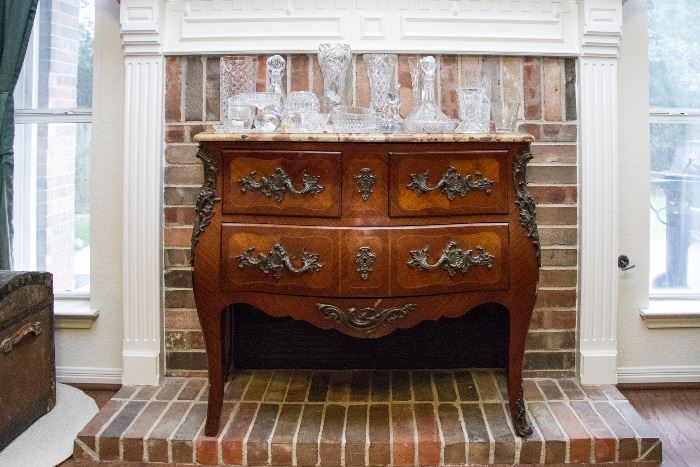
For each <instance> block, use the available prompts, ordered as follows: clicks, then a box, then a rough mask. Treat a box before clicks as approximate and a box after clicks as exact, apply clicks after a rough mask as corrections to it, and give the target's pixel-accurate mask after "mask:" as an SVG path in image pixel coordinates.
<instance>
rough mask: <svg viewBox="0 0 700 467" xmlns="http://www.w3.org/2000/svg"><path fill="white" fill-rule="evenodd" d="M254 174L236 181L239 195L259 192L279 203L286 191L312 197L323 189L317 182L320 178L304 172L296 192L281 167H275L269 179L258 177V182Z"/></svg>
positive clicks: (254, 172)
mask: <svg viewBox="0 0 700 467" xmlns="http://www.w3.org/2000/svg"><path fill="white" fill-rule="evenodd" d="M256 174H257V172H256V171H252V172H251V173H250V174H249V175H248V176H246V177H244V178H242V179H240V180H238V183H239V184H240V185H241V193H245V192H246V191H248V190H251V191H260V192H261V193H263V194H264V195H265V196H267V197H270V196H274V197H275V199H276V200H277V202H278V203H281V202H282V201H283V200H284V194H285V193H286V192H287V191H289V192H290V193H293V194H295V195H307V194H308V195H313V194H314V193H320V192H321V191H323V187H322V186H321V185H319V184H318V180H319V179H320V178H321V177H319V176H316V175H309V174H308V173H306V171H304V172H303V173H302V176H301V184H302V187H301V188H300V189H298V190H297V189H296V188H294V184H293V183H292V179H291V178H289V175H287V172H285V171H284V169H282V168H281V167H277V168H276V169H275V171H274V172H273V173H272V175H270V176H269V177H264V176H263V177H260V181H255V176H256Z"/></svg>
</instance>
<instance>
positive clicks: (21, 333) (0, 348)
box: [0, 321, 43, 353]
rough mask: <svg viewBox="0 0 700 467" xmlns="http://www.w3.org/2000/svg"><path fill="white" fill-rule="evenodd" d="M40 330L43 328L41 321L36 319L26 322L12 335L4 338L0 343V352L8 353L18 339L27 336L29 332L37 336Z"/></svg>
mask: <svg viewBox="0 0 700 467" xmlns="http://www.w3.org/2000/svg"><path fill="white" fill-rule="evenodd" d="M42 331H43V329H42V328H41V323H40V322H39V321H36V322H34V323H27V324H25V325H24V326H22V327H21V328H19V329H18V330H17V332H15V334H14V335H13V336H11V337H8V338H7V339H4V340H3V341H2V342H1V343H0V352H2V353H10V351H11V350H12V348H13V347H14V346H15V345H17V344H18V343H19V341H21V340H22V339H24V337H25V336H28V335H29V334H34V335H35V336H38V335H39V334H41V332H42Z"/></svg>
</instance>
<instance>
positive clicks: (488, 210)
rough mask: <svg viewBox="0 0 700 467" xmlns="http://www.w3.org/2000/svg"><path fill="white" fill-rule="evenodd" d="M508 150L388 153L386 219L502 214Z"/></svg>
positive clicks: (506, 196)
mask: <svg viewBox="0 0 700 467" xmlns="http://www.w3.org/2000/svg"><path fill="white" fill-rule="evenodd" d="M507 156H508V151H506V150H493V151H459V152H447V151H443V152H410V153H398V152H395V153H390V154H389V164H390V172H391V180H390V184H389V215H390V216H393V217H412V216H413V217H415V216H418V217H420V216H448V215H464V214H505V213H507V212H508V175H507V174H508V173H509V172H508V171H506V163H507V160H508V157H507Z"/></svg>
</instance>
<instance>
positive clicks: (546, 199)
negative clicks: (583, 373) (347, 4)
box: [163, 55, 578, 377]
mask: <svg viewBox="0 0 700 467" xmlns="http://www.w3.org/2000/svg"><path fill="white" fill-rule="evenodd" d="M265 58H266V57H265V56H260V57H258V83H257V87H258V90H265V83H266V80H265V75H264V73H265ZM438 59H439V60H438V63H439V65H440V69H439V72H438V81H439V82H438V100H439V102H440V103H441V105H442V109H443V111H444V112H445V113H447V114H448V115H450V116H452V117H457V98H456V89H457V86H458V83H459V82H460V77H461V75H462V73H463V72H464V71H466V70H474V69H476V70H479V69H481V70H483V71H484V72H485V73H487V74H489V75H491V76H492V77H494V78H498V77H500V76H501V75H502V70H506V69H507V70H509V71H510V72H511V73H510V74H509V75H510V76H515V79H514V80H511V81H510V82H505V81H504V82H503V83H502V84H501V85H500V86H502V91H503V93H508V89H509V88H511V89H512V88H514V87H517V88H520V89H522V91H523V92H522V93H521V94H522V95H523V105H522V106H521V115H520V128H521V130H522V131H526V132H529V133H531V134H533V135H534V136H535V138H536V140H537V142H536V143H534V144H533V147H532V150H533V155H534V160H533V161H532V162H531V165H530V169H529V171H528V180H529V182H530V190H531V191H532V193H533V195H534V197H535V199H536V200H537V202H538V220H539V227H540V238H541V242H542V249H543V250H542V269H541V273H540V288H539V293H538V300H537V304H536V309H535V312H534V314H533V317H532V322H531V325H530V335H529V339H528V342H527V354H526V358H525V369H526V372H525V373H526V375H527V376H535V375H537V376H553V377H556V376H572V375H573V373H574V368H575V347H576V331H575V330H576V286H577V255H578V250H577V245H578V233H577V206H576V199H577V195H576V190H577V173H576V163H577V154H576V134H577V121H576V91H575V89H576V83H575V81H576V71H575V69H576V63H575V60H574V59H568V58H566V59H565V58H556V57H554V58H540V57H499V56H484V57H479V56H457V55H443V56H440V57H438ZM287 67H288V69H287V76H288V87H289V90H307V89H308V90H313V91H315V92H316V93H317V94H319V95H320V94H321V93H322V89H323V79H322V76H321V72H320V69H319V67H318V62H317V60H316V57H315V55H291V56H287ZM398 68H399V69H398V79H399V83H400V84H401V86H402V90H401V98H402V104H401V111H402V114H404V115H405V114H407V113H408V111H409V110H410V107H411V102H410V101H411V89H410V75H409V72H408V60H407V57H406V56H400V57H399V64H398ZM350 73H351V74H352V83H353V86H350V87H349V89H348V101H349V102H350V101H351V102H352V103H353V104H355V105H359V106H365V107H366V106H368V105H369V83H368V80H367V75H366V71H365V68H364V63H363V61H362V58H361V57H359V56H356V57H354V58H353V67H352V69H351V70H350ZM494 82H496V81H494ZM497 82H499V83H500V82H501V80H500V79H499V80H498V81H497ZM500 90H501V89H499V88H498V87H496V90H495V91H494V92H495V95H499V94H500V93H499V92H497V91H500ZM218 119H219V58H218V57H207V56H185V57H168V59H167V61H166V87H165V120H166V126H165V142H166V145H165V174H164V204H165V206H164V213H163V216H164V232H163V239H164V270H163V274H164V284H165V289H164V304H163V306H164V313H165V349H166V362H167V368H168V374H170V375H176V374H184V373H193V372H197V371H201V370H204V369H206V358H205V354H204V341H203V337H202V333H201V331H200V328H199V322H198V320H197V312H196V309H195V305H194V298H193V294H192V288H191V287H192V284H191V279H190V268H189V266H188V258H189V247H190V236H191V231H192V224H193V221H194V204H195V200H196V197H197V193H198V192H199V188H200V186H201V183H202V169H201V165H200V163H199V161H198V160H197V159H196V158H195V153H196V151H197V145H196V144H194V143H193V142H192V136H194V135H195V134H197V133H198V132H200V131H203V130H206V129H211V125H214V124H217V123H218Z"/></svg>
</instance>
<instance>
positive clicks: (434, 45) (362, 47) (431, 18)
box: [122, 0, 579, 56]
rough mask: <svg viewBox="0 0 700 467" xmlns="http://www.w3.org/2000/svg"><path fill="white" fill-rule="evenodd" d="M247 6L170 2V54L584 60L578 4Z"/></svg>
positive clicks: (226, 1) (145, 17)
mask: <svg viewBox="0 0 700 467" xmlns="http://www.w3.org/2000/svg"><path fill="white" fill-rule="evenodd" d="M128 3H129V4H133V3H136V2H135V1H134V0H129V1H128ZM143 3H149V2H146V1H143V0H142V1H141V2H139V5H138V6H134V7H133V10H134V11H136V10H137V9H139V12H140V13H141V18H142V20H141V23H140V24H142V25H143V24H147V23H149V22H150V23H151V24H152V23H153V19H152V18H153V17H154V16H155V13H153V10H152V9H144V6H143ZM249 3H250V2H244V1H242V0H209V1H207V2H199V1H197V2H193V1H189V0H171V1H168V2H166V3H165V4H164V6H163V10H164V13H163V16H164V18H163V25H164V27H163V31H162V32H163V36H164V37H163V48H164V51H165V53H166V54H192V53H194V54H217V53H264V52H270V51H274V52H275V53H315V52H316V51H317V50H318V45H319V43H321V42H328V41H339V42H345V43H347V44H349V45H350V47H351V48H352V50H353V52H356V53H363V52H375V51H383V52H388V51H392V52H406V53H408V52H420V51H428V50H429V51H431V52H433V53H438V52H442V53H449V52H451V53H465V51H468V53H471V54H487V53H491V54H504V55H513V54H514V55H528V54H539V55H558V56H562V55H577V53H578V39H579V38H578V21H579V9H578V7H577V2H576V1H575V0H537V2H536V4H534V3H533V2H530V1H522V2H520V1H501V0H481V1H479V2H474V1H471V2H464V1H463V2H459V3H457V4H455V3H454V2H434V3H435V5H431V6H425V7H423V6H419V7H418V8H416V5H415V3H417V2H413V1H412V2H409V1H408V0H393V1H383V2H376V1H375V2H365V1H362V0H340V1H334V2H318V1H315V2H314V1H307V2H298V1H297V2H294V8H292V9H291V10H290V9H289V8H288V5H287V4H285V2H272V1H269V2H265V3H263V2H259V3H258V4H257V5H252V8H251V5H250V4H249ZM438 3H439V4H438ZM455 7H456V8H455ZM128 10H130V8H129V7H127V8H126V9H125V8H124V7H123V8H122V11H128ZM146 11H147V12H148V13H147V14H144V12H146ZM125 16H127V14H123V15H122V17H123V18H124V17H125ZM144 29H148V28H147V27H144V26H141V30H144ZM157 29H158V27H157V25H156V26H155V27H153V30H157Z"/></svg>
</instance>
